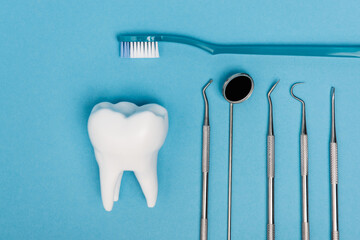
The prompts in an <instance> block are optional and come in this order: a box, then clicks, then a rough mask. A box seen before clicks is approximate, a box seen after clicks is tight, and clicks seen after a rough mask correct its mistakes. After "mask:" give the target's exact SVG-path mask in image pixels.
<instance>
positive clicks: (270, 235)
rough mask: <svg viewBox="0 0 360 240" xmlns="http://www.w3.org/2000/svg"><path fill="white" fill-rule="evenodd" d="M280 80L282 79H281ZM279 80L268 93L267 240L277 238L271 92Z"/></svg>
mask: <svg viewBox="0 0 360 240" xmlns="http://www.w3.org/2000/svg"><path fill="white" fill-rule="evenodd" d="M279 81H280V80H279ZM279 81H277V82H276V83H275V84H274V85H273V86H272V88H271V89H270V91H269V92H268V94H267V97H268V101H269V129H268V135H267V177H268V223H267V240H275V221H274V180H275V136H274V124H273V110H272V102H271V98H270V94H271V93H272V91H273V90H274V89H275V87H276V85H277V84H278V83H279Z"/></svg>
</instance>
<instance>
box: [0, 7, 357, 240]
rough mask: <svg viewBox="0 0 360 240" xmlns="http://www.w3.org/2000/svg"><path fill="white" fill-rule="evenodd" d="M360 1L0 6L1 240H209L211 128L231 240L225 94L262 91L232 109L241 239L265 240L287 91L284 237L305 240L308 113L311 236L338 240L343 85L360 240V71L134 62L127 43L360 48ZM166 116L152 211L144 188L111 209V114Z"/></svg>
mask: <svg viewBox="0 0 360 240" xmlns="http://www.w3.org/2000/svg"><path fill="white" fill-rule="evenodd" d="M359 12H360V3H359V1H357V0H353V1H335V0H331V1H330V0H328V1H320V0H318V1H287V0H281V1H259V0H253V1H238V0H228V1H215V0H211V1H193V0H184V1H169V0H160V1H140V0H136V1H40V0H39V1H16V0H14V1H10V0H7V1H2V2H1V8H0V84H1V85H0V102H1V111H0V126H1V127H0V136H1V137H0V164H1V167H0V194H1V197H0V239H198V237H199V218H200V201H201V200H200V190H201V177H200V176H201V174H200V173H201V168H200V167H201V164H200V162H201V127H202V119H203V109H204V106H203V99H202V95H201V88H202V87H203V85H204V84H205V83H206V82H207V81H208V80H209V79H210V78H213V79H214V83H213V84H212V85H211V86H210V87H209V89H208V97H209V101H210V110H211V112H210V114H211V127H212V131H211V160H210V161H211V171H210V183H209V184H210V185H209V186H210V192H209V239H225V238H226V221H227V214H226V212H227V171H228V164H227V161H228V115H229V105H228V103H227V102H226V101H225V100H224V99H223V97H222V95H221V88H222V84H223V82H224V81H225V80H226V78H227V77H229V76H230V75H231V74H233V73H236V72H247V73H249V74H250V75H251V76H252V77H253V79H254V82H255V89H254V92H253V94H252V96H251V98H250V99H249V100H247V101H246V102H244V103H242V104H240V105H236V106H235V109H234V124H235V125H234V160H233V238H234V239H265V236H266V186H267V185H266V151H265V150H266V133H267V114H268V109H267V108H268V105H267V98H266V93H267V91H268V90H269V88H270V86H271V85H272V84H273V83H274V82H275V81H276V80H277V79H279V78H280V79H281V81H280V84H279V85H278V87H277V88H276V89H275V91H274V93H273V104H274V107H275V109H274V117H275V134H276V183H275V188H276V189H275V198H276V199H275V201H276V203H275V221H276V236H277V239H291V240H293V239H294V240H296V239H300V223H301V215H300V210H301V209H300V163H299V162H300V161H299V132H300V109H301V107H300V104H299V103H298V102H297V101H295V100H294V99H292V98H291V97H290V94H289V88H290V86H291V84H292V83H293V82H297V81H305V82H306V84H304V85H301V86H298V87H297V89H296V90H295V91H296V94H297V95H299V96H300V97H302V98H303V99H304V100H305V101H306V103H307V117H308V133H309V169H310V170H309V171H310V173H309V174H310V175H309V195H310V199H309V201H310V210H309V212H310V229H311V238H312V239H316V240H321V239H330V187H329V181H330V177H329V137H330V87H331V86H335V87H336V107H337V111H336V114H337V134H338V141H339V181H340V185H339V223H340V235H341V239H344V240H345V239H347V240H354V239H360V228H359V226H360V204H359V199H360V188H359V183H360V163H359V154H360V153H359V143H360V142H359V133H360V124H359V120H360V111H359V104H358V100H359V89H360V81H359V78H360V77H359V76H360V60H359V59H345V58H315V57H276V56H241V55H218V56H211V55H209V54H207V53H205V52H203V51H201V50H199V49H196V48H193V47H190V46H185V45H178V44H172V43H161V44H160V55H161V58H159V59H138V60H133V59H120V58H119V57H118V42H117V40H116V35H117V34H118V33H121V32H139V31H141V32H164V33H177V34H186V35H189V36H193V37H197V38H200V39H204V40H208V41H213V42H218V43H347V44H359V43H360V31H359V29H360V18H359ZM101 101H110V102H113V103H116V102H118V101H132V102H134V103H136V104H145V103H152V102H154V103H159V104H161V105H163V106H165V107H166V108H167V109H168V112H169V117H170V128H169V133H168V137H167V140H166V143H165V144H164V146H163V148H162V149H161V151H160V155H159V161H158V178H159V195H158V201H157V204H156V207H155V208H153V209H149V208H147V206H146V202H145V198H144V197H143V194H142V192H141V189H140V187H139V185H138V183H137V181H136V179H135V177H134V175H133V173H131V172H128V173H126V174H124V176H123V182H122V185H121V192H120V199H119V202H117V203H115V204H114V208H113V211H112V212H106V211H105V210H104V209H103V206H102V202H101V197H100V186H99V175H98V167H97V164H96V161H95V158H94V154H93V150H92V146H91V144H90V141H89V139H88V135H87V119H88V116H89V114H90V111H91V109H92V107H93V106H94V105H95V104H97V103H99V102H101Z"/></svg>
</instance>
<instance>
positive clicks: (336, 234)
mask: <svg viewBox="0 0 360 240" xmlns="http://www.w3.org/2000/svg"><path fill="white" fill-rule="evenodd" d="M331 240H339V232H338V231H333V232H332V233H331Z"/></svg>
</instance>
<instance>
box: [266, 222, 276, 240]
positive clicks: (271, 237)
mask: <svg viewBox="0 0 360 240" xmlns="http://www.w3.org/2000/svg"><path fill="white" fill-rule="evenodd" d="M267 240H275V224H268V225H267Z"/></svg>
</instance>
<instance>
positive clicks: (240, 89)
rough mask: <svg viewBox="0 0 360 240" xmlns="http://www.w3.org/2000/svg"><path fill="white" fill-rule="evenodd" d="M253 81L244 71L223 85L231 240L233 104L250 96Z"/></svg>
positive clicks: (229, 237)
mask: <svg viewBox="0 0 360 240" xmlns="http://www.w3.org/2000/svg"><path fill="white" fill-rule="evenodd" d="M253 89H254V81H253V80H252V78H251V77H250V76H249V75H248V74H245V73H237V74H234V75H232V76H231V77H230V78H228V80H226V82H225V83H224V85H223V95H224V98H225V100H226V101H228V102H229V103H230V124H229V179H228V229H227V236H228V237H227V239H228V240H231V194H232V147H233V146H232V145H233V104H236V103H241V102H243V101H245V100H246V99H248V98H249V97H250V96H251V93H252V92H253Z"/></svg>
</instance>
